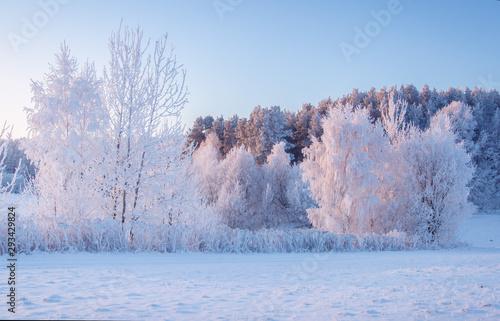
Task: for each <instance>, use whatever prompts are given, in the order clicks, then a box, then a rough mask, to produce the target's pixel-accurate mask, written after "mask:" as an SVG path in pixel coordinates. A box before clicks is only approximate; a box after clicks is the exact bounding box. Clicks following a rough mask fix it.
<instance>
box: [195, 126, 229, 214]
mask: <svg viewBox="0 0 500 321" xmlns="http://www.w3.org/2000/svg"><path fill="white" fill-rule="evenodd" d="M221 158H222V155H221V153H220V141H219V138H218V137H217V135H216V134H215V133H213V132H212V133H210V134H208V136H207V138H206V139H205V141H204V142H203V143H202V144H201V146H200V147H199V148H198V149H197V150H196V152H194V154H193V161H194V166H195V170H196V179H197V181H198V182H199V184H200V185H201V191H202V193H203V195H204V204H205V205H206V206H215V204H216V203H217V200H218V198H219V193H220V189H221V179H222V175H221V174H222V173H221V171H220V168H219V167H220V160H221Z"/></svg>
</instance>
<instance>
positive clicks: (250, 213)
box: [217, 145, 265, 230]
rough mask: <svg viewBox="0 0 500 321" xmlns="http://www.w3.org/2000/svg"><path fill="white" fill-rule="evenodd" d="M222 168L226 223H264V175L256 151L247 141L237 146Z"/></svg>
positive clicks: (220, 207)
mask: <svg viewBox="0 0 500 321" xmlns="http://www.w3.org/2000/svg"><path fill="white" fill-rule="evenodd" d="M219 168H220V171H221V187H220V192H219V197H218V199H217V209H218V210H219V211H220V212H221V214H222V217H223V218H224V220H225V221H226V224H227V225H228V226H229V227H232V228H243V229H252V230H255V229H259V228H261V227H264V226H265V210H264V208H263V206H262V205H263V204H262V194H263V190H264V186H265V185H264V177H263V175H262V171H261V170H260V168H259V167H258V166H257V165H256V164H255V159H254V157H253V156H252V154H251V153H250V152H249V151H248V150H246V149H245V147H244V146H243V145H242V146H240V147H238V148H233V149H232V150H231V151H230V152H229V154H228V155H227V156H226V158H225V159H224V160H223V161H222V162H221V164H220V167H219Z"/></svg>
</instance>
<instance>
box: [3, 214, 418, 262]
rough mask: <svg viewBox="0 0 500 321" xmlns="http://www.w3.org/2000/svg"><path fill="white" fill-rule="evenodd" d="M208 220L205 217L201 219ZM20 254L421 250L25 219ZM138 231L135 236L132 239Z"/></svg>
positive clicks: (304, 235)
mask: <svg viewBox="0 0 500 321" xmlns="http://www.w3.org/2000/svg"><path fill="white" fill-rule="evenodd" d="M200 214H203V213H200ZM17 227H18V231H17V233H16V238H17V252H18V253H27V254H29V253H32V252H37V251H43V252H66V251H69V252H72V251H88V252H110V251H153V252H185V251H192V252H211V253H248V252H261V253H262V252H263V253H271V252H326V251H338V252H343V251H359V250H368V251H385V250H408V249H415V248H419V247H421V244H419V243H417V242H416V241H415V239H413V238H409V237H407V236H406V235H405V234H404V233H389V234H387V235H356V234H335V233H332V232H327V231H321V230H317V229H281V230H276V229H262V230H257V231H250V230H245V229H232V228H230V227H228V226H223V225H220V226H217V227H208V228H204V227H201V226H194V225H187V226H186V225H181V224H178V225H167V224H148V223H145V222H142V223H140V222H131V223H125V224H124V226H123V229H122V227H121V226H120V225H119V224H116V221H115V220H113V219H112V218H106V219H83V220H80V221H79V223H78V224H70V223H67V222H65V221H60V220H57V219H56V218H48V217H44V218H36V219H34V217H29V218H27V217H22V218H19V220H18V222H17ZM130 231H133V234H131V233H130ZM5 235H7V234H6V233H2V236H0V237H1V238H2V239H1V242H0V255H3V254H5V253H6V251H7V242H6V240H5V237H6V236H5Z"/></svg>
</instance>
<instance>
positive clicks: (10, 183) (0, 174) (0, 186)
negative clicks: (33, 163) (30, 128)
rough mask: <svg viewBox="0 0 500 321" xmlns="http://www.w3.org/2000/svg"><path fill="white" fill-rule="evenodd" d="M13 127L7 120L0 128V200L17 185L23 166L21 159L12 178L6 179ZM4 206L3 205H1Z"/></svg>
mask: <svg viewBox="0 0 500 321" xmlns="http://www.w3.org/2000/svg"><path fill="white" fill-rule="evenodd" d="M12 129H13V127H11V126H7V122H5V123H4V124H3V127H2V129H1V130H0V200H3V199H4V198H5V195H6V193H11V192H13V190H14V187H15V186H16V181H17V177H18V173H19V169H20V167H21V164H22V161H21V159H20V160H19V162H18V163H17V166H16V167H15V169H14V170H13V173H12V177H10V180H5V181H4V179H5V178H6V177H5V176H7V175H6V174H7V171H6V167H7V162H6V160H7V158H8V156H9V154H10V153H11V141H12V140H11V137H12ZM0 208H2V206H0Z"/></svg>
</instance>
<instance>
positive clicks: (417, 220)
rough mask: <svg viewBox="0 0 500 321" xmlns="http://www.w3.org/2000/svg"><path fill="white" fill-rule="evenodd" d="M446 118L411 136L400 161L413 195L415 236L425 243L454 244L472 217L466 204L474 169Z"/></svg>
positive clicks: (434, 121)
mask: <svg viewBox="0 0 500 321" xmlns="http://www.w3.org/2000/svg"><path fill="white" fill-rule="evenodd" d="M455 141H456V137H455V134H454V133H453V131H452V126H451V123H450V120H449V118H448V117H447V116H446V115H443V114H436V115H435V116H434V117H433V118H432V120H431V126H430V128H429V129H428V130H426V131H425V132H412V133H411V134H410V137H409V139H408V141H407V142H406V144H407V145H406V146H405V148H404V150H406V153H405V155H403V157H404V158H405V159H406V161H407V162H408V163H409V166H408V169H409V173H411V175H408V181H407V182H406V184H407V186H408V188H411V190H412V191H413V193H414V195H413V197H412V200H413V201H414V202H416V203H413V204H412V205H413V206H411V207H410V213H411V216H412V217H411V220H413V221H414V223H413V224H414V228H415V229H416V230H415V231H413V232H414V234H416V235H419V236H420V237H422V239H423V240H424V241H426V242H437V243H443V244H444V243H449V242H453V241H455V233H456V231H457V230H458V227H459V225H460V223H461V222H462V221H463V220H464V219H465V218H467V217H468V216H469V215H471V214H472V212H473V211H474V207H473V206H472V204H471V203H469V201H468V200H467V198H468V195H469V188H468V184H469V182H470V180H471V179H472V176H473V173H474V168H473V166H472V164H471V159H470V156H469V154H467V152H466V150H465V147H464V146H463V144H456V143H455Z"/></svg>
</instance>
